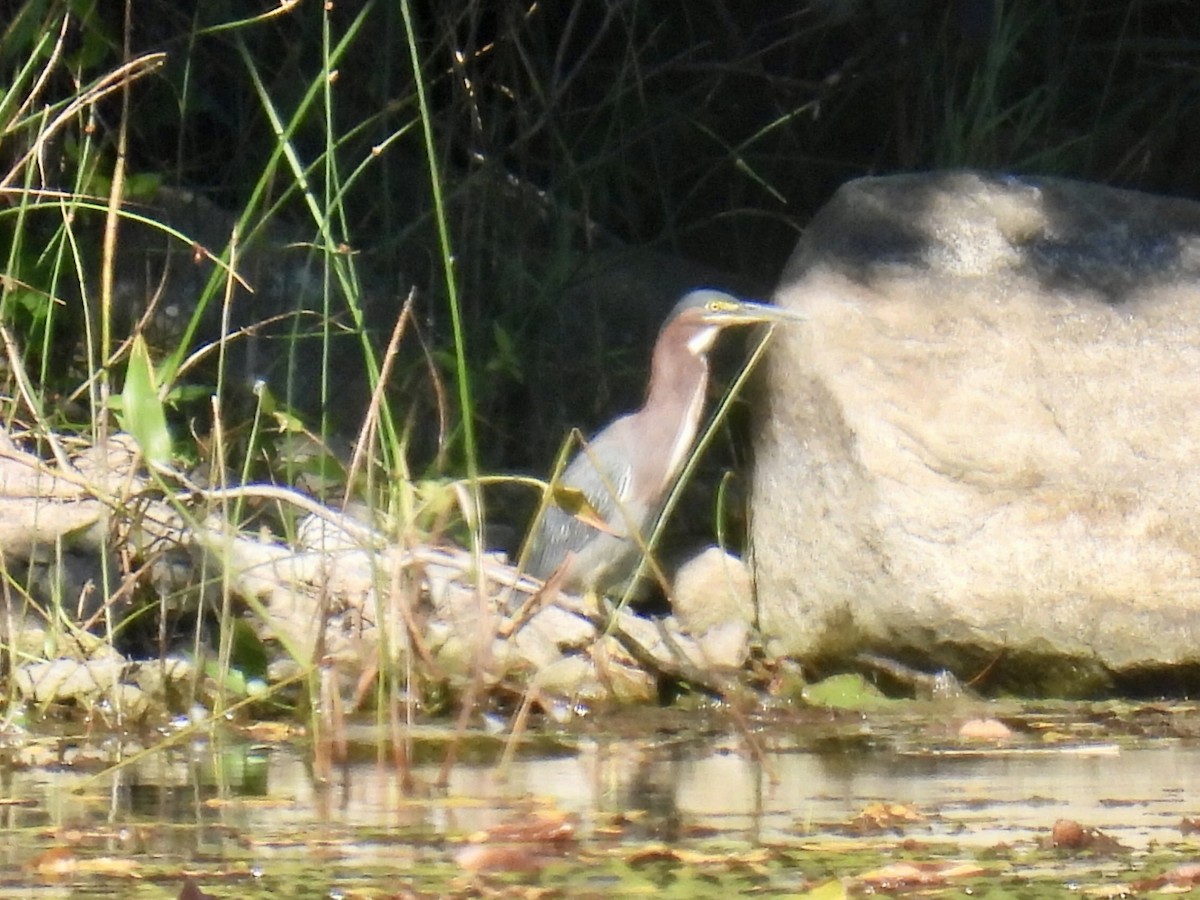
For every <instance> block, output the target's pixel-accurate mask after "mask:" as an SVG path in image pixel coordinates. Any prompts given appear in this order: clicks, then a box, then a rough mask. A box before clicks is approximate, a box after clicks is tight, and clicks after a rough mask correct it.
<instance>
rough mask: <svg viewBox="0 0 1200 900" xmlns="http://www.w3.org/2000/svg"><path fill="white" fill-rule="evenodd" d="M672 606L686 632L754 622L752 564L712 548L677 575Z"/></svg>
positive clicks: (689, 562)
mask: <svg viewBox="0 0 1200 900" xmlns="http://www.w3.org/2000/svg"><path fill="white" fill-rule="evenodd" d="M671 606H672V608H673V609H674V611H675V617H676V618H677V619H679V624H680V625H682V626H683V628H684V630H685V631H688V632H690V633H691V634H693V635H696V636H700V635H702V634H704V633H705V632H706V631H708V630H709V629H710V628H713V627H715V626H718V625H724V624H725V623H726V622H742V623H744V624H747V625H753V624H754V619H755V609H754V585H753V581H752V580H751V578H750V569H749V567H748V566H747V565H746V564H745V563H744V562H742V560H740V559H738V558H737V557H736V556H732V555H731V554H729V553H726V552H725V551H723V550H721V548H719V547H709V548H708V549H707V550H705V551H704V552H703V553H701V554H699V555H698V556H695V557H693V558H692V559H690V560H688V561H687V562H686V563H684V564H683V565H682V566H681V567H680V568H679V571H678V572H677V573H676V575H675V583H674V585H673V588H672V597H671Z"/></svg>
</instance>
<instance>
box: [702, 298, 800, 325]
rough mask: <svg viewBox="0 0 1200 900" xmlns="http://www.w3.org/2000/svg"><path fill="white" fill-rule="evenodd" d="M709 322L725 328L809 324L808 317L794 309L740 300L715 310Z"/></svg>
mask: <svg viewBox="0 0 1200 900" xmlns="http://www.w3.org/2000/svg"><path fill="white" fill-rule="evenodd" d="M708 321H710V322H711V323H712V324H714V325H719V326H721V327H724V326H726V325H757V324H759V323H775V322H807V321H808V316H806V315H804V314H803V313H801V312H797V311H796V310H793V309H784V308H783V307H781V306H771V305H769V304H766V303H754V302H752V301H750V300H739V301H737V302H736V303H730V304H729V306H728V307H727V308H725V309H719V310H713V311H712V312H711V313H710V315H709V317H708Z"/></svg>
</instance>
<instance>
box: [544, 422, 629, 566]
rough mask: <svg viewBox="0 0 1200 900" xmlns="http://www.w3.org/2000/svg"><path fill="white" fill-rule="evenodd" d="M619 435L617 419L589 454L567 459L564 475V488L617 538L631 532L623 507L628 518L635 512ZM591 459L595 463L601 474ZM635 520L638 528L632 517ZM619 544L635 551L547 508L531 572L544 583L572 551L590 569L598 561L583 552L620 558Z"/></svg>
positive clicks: (620, 426) (620, 428) (594, 442)
mask: <svg viewBox="0 0 1200 900" xmlns="http://www.w3.org/2000/svg"><path fill="white" fill-rule="evenodd" d="M623 430H624V429H623V420H618V421H616V422H614V423H613V424H612V425H611V426H609V427H608V428H606V429H605V430H604V431H602V432H601V433H600V434H598V435H597V436H596V437H595V438H593V439H592V440H591V441H590V442H589V444H588V449H587V450H584V451H580V452H579V453H578V454H577V455H576V456H575V458H574V459H572V460H571V464H570V465H569V466H567V468H566V471H565V472H563V476H562V483H563V484H564V485H566V486H568V487H572V488H576V489H577V490H579V491H581V492H582V493H583V495H584V496H585V497H587V499H588V502H589V503H590V504H591V505H592V508H593V509H594V510H595V511H596V513H597V514H598V515H599V516H600V518H602V519H603V520H604V521H605V522H607V523H608V525H609V526H610V528H611V529H612V531H613V532H615V533H616V535H626V534H627V533H628V532H629V527H628V523H627V522H626V516H625V515H624V514H623V513H622V508H624V510H625V511H626V512H627V513H631V514H632V513H635V510H634V508H633V504H632V503H631V488H632V484H633V470H632V467H631V465H630V461H629V456H628V453H627V451H626V447H625V441H624V440H623ZM593 460H595V462H596V463H598V464H599V469H597V467H596V465H594V464H593ZM633 521H634V522H636V523H638V524H639V525H640V522H638V519H637V516H636V515H634V518H633ZM622 543H629V544H631V545H632V546H634V547H636V543H634V542H631V541H626V540H624V539H622V538H621V537H617V536H614V535H609V534H606V533H605V532H603V531H600V530H599V529H597V528H593V527H592V526H591V525H588V524H587V523H585V522H581V521H580V520H579V519H577V518H576V517H575V516H573V515H570V514H569V513H567V512H564V511H563V510H561V509H559V508H558V507H556V506H550V507H549V508H548V509H547V510H546V513H545V515H544V516H543V517H542V522H541V525H540V526H539V528H538V530H537V533H536V535H535V536H534V538H533V549H532V552H531V554H530V558H529V566H528V568H529V572H530V573H531V574H532V575H535V576H537V577H538V578H547V577H549V576H550V574H551V573H553V572H554V570H555V569H557V568H558V567H559V566H560V565H561V564H562V562H563V560H565V559H566V557H567V554H568V553H571V552H574V553H575V554H576V555H577V557H578V558H579V562H580V566H579V568H581V569H584V568H591V567H594V566H595V565H596V564H597V562H598V561H597V560H590V559H587V558H586V554H585V551H586V550H587V549H588V548H589V547H591V548H597V549H598V550H600V548H604V547H608V555H612V554H613V553H618V554H619V552H620V544H622ZM600 552H603V551H602V550H601V551H600ZM587 574H588V573H587V572H585V571H581V572H579V573H578V577H577V578H574V579H572V581H579V580H586V578H587Z"/></svg>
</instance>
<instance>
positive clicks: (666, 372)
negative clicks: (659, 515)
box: [636, 340, 708, 491]
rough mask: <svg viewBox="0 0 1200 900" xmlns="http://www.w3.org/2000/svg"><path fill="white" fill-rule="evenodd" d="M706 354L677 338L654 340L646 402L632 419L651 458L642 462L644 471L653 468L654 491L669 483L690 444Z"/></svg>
mask: <svg viewBox="0 0 1200 900" xmlns="http://www.w3.org/2000/svg"><path fill="white" fill-rule="evenodd" d="M697 351H698V352H697ZM706 351H707V343H702V344H701V345H699V346H697V347H695V348H692V347H689V346H688V344H687V342H686V341H683V340H678V341H671V340H667V341H663V340H660V341H659V342H658V345H657V346H656V347H655V349H654V357H653V359H652V360H651V364H650V386H649V388H648V389H647V391H646V402H645V404H643V406H642V408H641V409H640V410H638V411H637V413H636V415H637V417H638V423H637V424H638V429H639V431H640V432H641V433H642V434H644V435H646V436H647V438H648V440H647V443H646V447H647V452H648V453H652V454H654V457H655V458H654V459H653V460H652V461H651V460H643V461H642V465H643V466H645V467H646V470H647V471H649V470H650V468H651V467H653V468H655V469H657V472H656V481H657V482H658V483H657V484H655V485H654V486H653V489H655V490H664V491H665V489H666V488H667V487H669V486H670V484H671V483H672V482H674V480H675V477H676V476H677V475H678V474H679V470H680V469H681V468H682V467H683V463H684V461H685V460H686V459H687V457H688V453H689V451H690V450H691V449H692V445H693V444H694V443H695V440H696V431H697V429H698V428H699V426H700V420H701V418H702V416H703V411H704V398H705V394H706V393H707V391H708V360H707V358H706V355H705V353H706ZM650 448H653V449H650Z"/></svg>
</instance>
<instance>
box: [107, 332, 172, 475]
mask: <svg viewBox="0 0 1200 900" xmlns="http://www.w3.org/2000/svg"><path fill="white" fill-rule="evenodd" d="M118 419H119V421H120V423H121V427H122V428H123V429H124V430H125V431H127V432H129V433H130V434H132V435H133V437H134V440H136V441H137V442H138V445H139V446H140V447H141V448H142V453H143V455H144V456H145V457H146V460H147V461H148V462H152V463H157V464H159V465H166V464H167V463H169V462H170V461H171V432H170V431H169V430H168V429H167V415H166V412H165V411H164V409H163V403H162V399H161V398H160V397H159V396H158V385H157V379H156V378H155V376H154V363H152V362H151V361H150V349H149V348H148V347H147V346H146V342H145V340H144V339H143V338H142V336H141V335H140V334H139V335H138V336H137V337H136V338H134V341H133V350H132V351H131V352H130V354H129V366H128V368H127V369H126V370H125V389H124V390H123V391H121V411H120V414H119V415H118Z"/></svg>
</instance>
